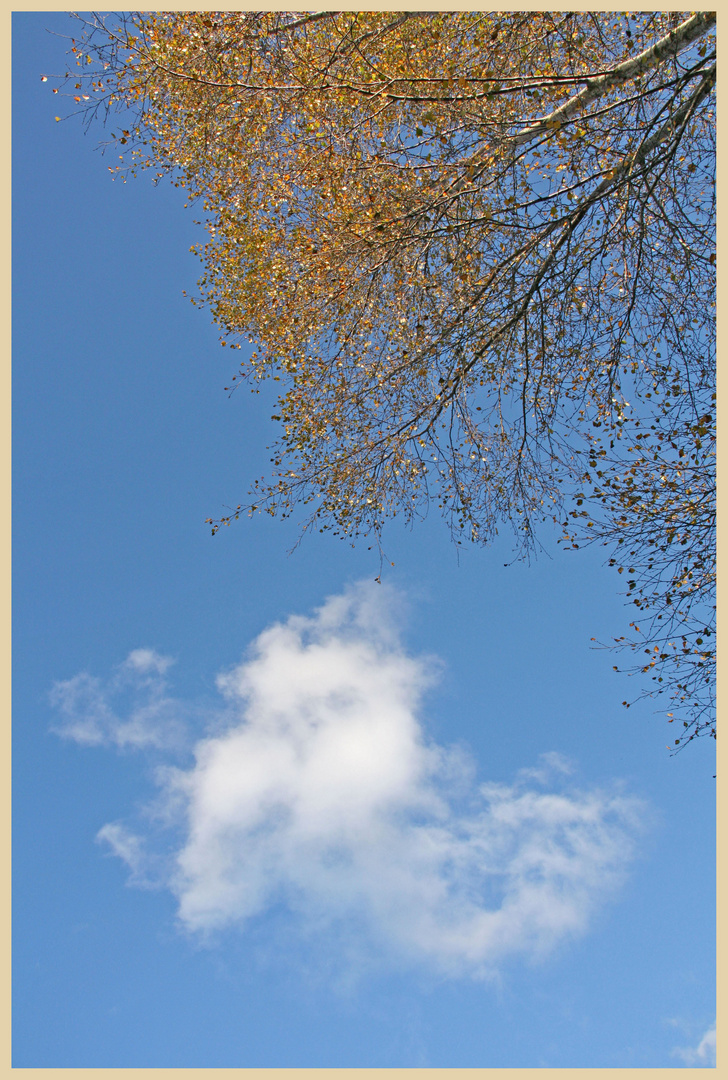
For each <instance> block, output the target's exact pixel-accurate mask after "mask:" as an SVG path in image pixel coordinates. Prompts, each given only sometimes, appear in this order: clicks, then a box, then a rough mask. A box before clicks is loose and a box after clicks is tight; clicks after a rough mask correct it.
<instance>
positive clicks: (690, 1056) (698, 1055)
mask: <svg viewBox="0 0 728 1080" xmlns="http://www.w3.org/2000/svg"><path fill="white" fill-rule="evenodd" d="M672 1053H673V1057H678V1058H680V1059H681V1060H682V1061H684V1062H685V1064H686V1065H692V1066H699V1065H704V1066H706V1067H707V1068H715V1061H716V1032H715V1024H713V1025H712V1027H709V1028H708V1030H707V1031H706V1032H705V1034H704V1035H703V1037H702V1038H701V1040H700V1042H699V1043H698V1045H697V1046H676V1047H675V1049H674V1050H673V1052H672Z"/></svg>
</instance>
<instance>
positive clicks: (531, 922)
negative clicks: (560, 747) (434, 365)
mask: <svg viewBox="0 0 728 1080" xmlns="http://www.w3.org/2000/svg"><path fill="white" fill-rule="evenodd" d="M396 607H397V603H396V597H395V596H394V595H393V594H392V593H391V592H389V591H388V590H387V589H386V588H385V587H379V588H377V587H375V586H371V587H369V586H364V585H360V586H357V587H354V588H352V589H350V590H348V591H347V592H346V593H345V594H344V595H342V596H336V597H333V598H331V599H329V600H328V601H327V602H326V603H325V604H324V605H323V607H321V608H320V609H319V610H318V611H317V612H316V613H315V615H314V616H313V617H311V618H303V617H300V616H295V617H292V618H290V619H288V620H287V622H285V623H280V624H277V625H275V626H272V627H270V628H269V629H267V630H265V631H264V632H263V633H262V634H261V635H260V636H259V637H258V638H257V640H256V641H255V643H254V645H253V647H252V649H251V652H250V655H249V656H248V657H247V658H246V659H244V660H243V661H242V662H241V663H240V664H239V665H238V666H237V667H235V668H234V669H233V670H231V671H229V672H227V673H225V674H224V675H222V676H220V678H219V680H218V686H219V689H220V691H221V693H222V694H223V695H224V697H225V698H226V701H227V708H226V711H225V713H224V714H222V715H224V716H225V717H226V721H225V727H224V728H223V727H221V721H220V716H221V713H219V712H218V713H217V714H216V715H215V717H214V734H211V735H209V736H208V737H207V738H204V739H202V740H201V741H199V742H198V743H197V744H196V746H195V748H194V763H193V764H191V765H190V767H189V768H187V769H182V768H172V767H167V768H166V769H165V770H164V771H163V772H160V773H159V774H158V780H159V784H160V789H161V803H160V805H161V810H160V813H161V815H162V816H164V815H165V814H166V816H167V821H168V823H169V822H176V824H177V826H178V827H179V828H180V829H181V832H180V840H179V843H178V844H177V845H176V846H175V848H174V851H173V852H171V853H170V854H171V857H172V860H173V864H172V865H173V868H172V869H171V871H169V872H165V883H166V884H167V885H168V886H169V887H170V888H171V889H172V890H173V891H174V893H175V894H176V896H177V898H178V902H179V917H180V919H181V921H182V923H183V925H184V926H185V927H186V928H187V929H189V930H190V931H200V932H203V933H206V932H210V931H214V930H218V929H222V928H225V927H231V926H235V925H237V926H239V927H240V926H243V925H244V924H245V923H246V922H247V921H248V920H250V919H252V918H253V917H254V916H259V915H264V914H265V913H267V912H269V911H271V910H272V909H274V908H275V909H278V910H280V908H281V906H285V907H286V908H287V910H288V911H289V913H290V914H291V915H292V916H293V918H294V921H295V924H296V925H297V926H299V928H301V930H302V931H303V930H306V931H309V930H310V929H311V928H312V927H313V928H316V930H317V931H318V932H320V933H322V934H324V935H326V934H328V935H329V936H330V938H331V939H332V940H333V938H334V936H336V937H337V938H338V937H340V935H341V932H342V927H344V928H345V936H347V938H348V941H349V942H351V941H353V940H356V941H358V942H360V943H362V949H366V950H368V951H369V952H370V953H372V954H376V955H379V956H384V957H388V958H389V959H390V960H394V959H399V960H400V961H412V962H423V963H425V964H426V965H428V966H430V967H432V968H434V969H435V970H437V971H439V972H442V973H445V974H449V975H453V976H459V975H463V974H470V975H474V976H484V975H487V974H489V973H491V972H493V971H495V970H496V969H497V967H498V965H499V963H500V962H501V961H502V960H503V959H504V958H506V957H508V956H513V955H519V954H520V955H524V956H526V957H530V958H533V957H537V956H541V955H543V954H545V953H547V952H548V951H549V950H550V949H552V948H553V947H555V946H556V945H558V944H559V943H560V942H562V941H563V940H565V939H567V938H569V937H571V936H573V935H575V934H578V933H581V932H583V931H584V930H585V929H586V928H587V926H588V923H589V919H590V916H591V915H592V913H593V912H594V910H595V909H596V908H597V907H598V906H599V905H600V904H602V903H603V902H604V901H605V899H606V898H607V897H608V896H609V894H610V893H611V892H612V891H613V889H614V888H615V887H616V886H617V885H618V884H619V881H620V880H621V878H622V877H623V874H624V872H625V869H626V867H627V865H628V863H629V860H630V858H631V856H632V851H633V838H634V836H635V834H636V832H637V830H638V827H639V826H638V822H639V819H640V816H641V813H642V810H643V808H642V807H641V806H640V804H639V803H638V802H637V800H635V799H632V798H629V797H627V796H625V795H623V794H620V793H619V792H616V791H612V792H605V791H598V790H590V791H579V790H576V789H574V788H570V789H568V790H567V789H565V788H564V787H563V783H564V776H565V774H566V773H567V772H568V771H569V769H570V766H569V765H568V763H567V762H565V760H564V759H563V758H561V757H560V756H559V755H545V757H544V759H543V760H542V763H541V766H540V767H539V768H538V769H537V770H524V771H523V772H522V773H521V774H520V775H519V776H518V777H517V778H516V780H515V782H514V783H512V784H484V785H481V786H480V787H477V786H476V785H475V783H474V781H473V776H474V766H473V763H472V761H469V760H468V759H467V757H466V756H465V755H464V753H463V751H462V750H457V749H449V748H445V747H442V746H439V745H437V744H435V743H433V742H432V741H430V740H428V739H427V738H426V735H425V732H424V730H423V727H422V723H421V721H420V720H419V719H418V717H419V715H420V710H421V698H422V695H423V693H424V691H425V690H426V689H427V687H428V686H430V685H431V684H432V682H433V679H434V677H435V675H436V670H437V663H436V662H435V661H433V660H431V659H428V658H419V659H416V658H413V657H411V656H408V655H407V654H406V653H405V652H404V650H403V648H402V647H401V644H400V643H399V640H398V637H397V633H396V630H395V629H394V619H393V614H395V613H396ZM127 663H128V662H127ZM85 678H88V677H87V676H86V677H85ZM71 682H73V680H71ZM64 685H68V684H64ZM99 723H100V726H102V727H103V726H104V724H105V723H106V722H105V721H104V720H103V718H101V720H100V721H99ZM107 727H108V725H107ZM117 741H118V740H117ZM556 780H559V782H560V783H561V785H562V787H561V788H560V789H559V790H553V789H549V788H548V787H545V785H548V784H550V783H552V782H554V781H556ZM158 809H159V808H158ZM99 837H100V839H102V840H106V841H108V842H109V843H110V844H111V847H112V850H114V851H115V853H116V854H118V855H120V856H121V857H122V858H123V859H124V860H125V861H126V862H127V863H128V864H129V866H130V868H131V869H132V872H133V874H134V875H136V876H137V878H139V877H143V876H144V874H145V873H146V872H147V871H146V870H145V863H144V860H145V855H144V848H143V846H142V845H141V843H136V842H134V838H133V837H132V836H131V835H130V834H129V833H128V832H127V831H123V830H122V829H121V827H120V826H118V825H111V826H108V825H107V826H105V827H104V829H103V830H102V831H101V833H100V834H99Z"/></svg>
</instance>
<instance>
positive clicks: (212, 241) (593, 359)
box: [61, 12, 716, 746]
mask: <svg viewBox="0 0 728 1080" xmlns="http://www.w3.org/2000/svg"><path fill="white" fill-rule="evenodd" d="M73 47H74V49H75V51H76V57H77V61H78V62H77V65H76V67H77V71H78V73H77V74H71V75H70V81H71V82H73V81H74V79H75V80H76V81H75V83H74V86H73V90H74V98H75V101H76V102H77V103H78V104H79V105H80V106H81V108H82V109H83V110H84V111H85V112H86V115H87V117H89V118H92V117H93V116H94V115H95V114H96V113H97V112H98V111H99V109H102V110H103V109H109V108H114V107H119V108H121V109H122V110H125V111H122V112H121V116H122V118H123V117H126V116H131V118H132V119H131V120H130V121H128V122H127V121H124V122H125V123H128V127H125V128H123V129H122V131H121V132H120V133H117V134H116V136H115V138H116V140H117V142H118V143H119V144H120V146H122V147H123V148H124V154H127V157H126V158H124V159H123V160H122V164H120V165H119V166H116V168H115V169H112V171H113V172H117V171H119V172H121V174H122V175H126V174H127V173H128V171H132V172H133V171H135V170H136V169H139V168H145V169H150V170H152V171H153V173H154V175H155V176H156V177H157V178H161V177H163V176H165V175H169V176H170V177H171V178H172V180H173V182H174V183H175V184H177V185H179V186H182V187H184V188H186V189H187V191H188V192H189V196H190V199H191V200H192V199H196V200H198V201H199V202H200V203H201V204H202V206H203V207H204V213H205V220H206V223H207V230H208V239H207V242H206V244H204V245H201V246H200V249H199V251H200V255H201V258H202V260H203V262H204V275H203V277H202V279H201V281H200V294H199V297H198V302H201V303H204V304H206V305H208V306H209V307H210V309H211V311H212V314H213V316H214V319H215V320H216V321H217V323H218V324H219V325H220V327H221V331H222V339H223V341H224V342H225V343H226V344H227V345H229V346H232V347H235V348H238V349H240V348H241V344H242V343H247V342H248V341H249V342H250V343H251V344H252V346H253V347H252V349H251V350H248V349H247V347H246V350H245V352H244V354H243V355H244V359H243V361H242V363H241V366H240V370H239V372H238V373H237V374H236V376H235V378H234V385H239V384H240V383H241V382H243V383H245V382H246V381H247V382H248V383H249V384H250V387H251V389H252V390H256V388H257V385H258V384H259V382H260V380H263V379H269V378H272V379H273V380H277V381H278V382H279V384H280V396H279V400H278V405H277V408H276V410H275V412H274V414H273V419H274V421H275V422H277V423H279V424H280V432H281V434H280V438H279V440H278V441H277V443H276V444H275V446H274V448H273V457H272V459H271V463H272V473H271V475H270V476H268V477H264V478H261V479H260V480H259V481H258V482H257V484H256V485H255V488H254V491H253V494H252V496H251V498H250V500H249V501H248V502H247V503H241V504H240V506H238V507H237V508H236V510H235V511H234V513H233V514H232V515H230V517H228V518H223V519H222V520H221V521H212V519H211V521H210V523H211V525H212V526H213V531H216V530H217V529H218V528H219V526H220V525H221V524H223V523H228V524H229V522H230V520H231V519H232V518H234V517H237V516H239V514H240V513H243V512H246V511H249V512H253V511H256V510H263V511H268V512H270V513H271V514H280V515H281V516H288V515H290V514H291V513H292V512H293V511H294V508H295V507H297V506H303V507H305V508H307V512H308V517H307V518H306V519H305V521H304V530H305V529H307V528H311V527H313V526H315V527H318V528H320V529H321V530H324V529H332V530H334V532H335V533H337V534H339V535H342V536H348V537H356V536H360V535H367V534H374V536H375V537H377V539H378V538H379V536H380V534H381V530H382V527H383V524H384V522H385V520H386V519H387V518H388V517H390V516H393V515H395V514H397V515H401V516H403V517H404V518H405V519H406V520H408V521H411V520H413V519H414V518H417V517H419V516H421V515H423V514H424V513H425V512H426V511H427V509H428V507H429V506H430V505H432V504H434V505H435V506H437V507H439V508H440V509H441V510H442V512H443V514H444V516H445V518H446V519H447V521H448V523H449V525H450V527H451V529H452V530H453V533H454V535H455V537H456V539H457V540H458V542H461V541H462V540H463V539H468V540H472V541H475V542H479V543H485V542H487V541H489V540H491V539H492V538H493V537H494V536H495V535H496V533H497V531H498V529H499V528H500V527H502V526H503V524H504V523H505V524H508V525H509V526H511V527H512V529H513V530H514V532H515V536H516V540H517V549H518V550H519V552H520V553H526V554H527V553H529V552H530V551H531V550H532V549H533V548H534V546H535V545H536V544H537V536H536V527H537V525H538V523H539V521H545V520H548V519H552V520H553V521H554V522H556V523H558V524H559V526H560V527H561V528H562V529H563V537H564V540H565V541H566V542H568V544H569V546H579V545H583V544H584V543H589V542H594V541H597V542H603V543H606V544H608V545H611V546H612V549H613V552H614V557H613V559H612V562H613V563H614V564H616V565H617V567H618V569H619V571H620V573H622V574H626V575H627V581H628V595H629V597H630V599H631V600H633V601H634V604H635V611H636V613H637V618H636V619H635V621H634V623H633V625H632V631H633V633H632V636H631V637H624V638H620V639H618V643H619V644H621V645H623V646H624V647H626V648H632V649H634V650H637V651H638V653H639V652H641V650H643V649H644V652H643V653H642V656H643V657H644V660H643V661H642V662H641V663H639V664H638V669H640V670H642V671H644V672H650V673H651V674H653V676H654V680H655V682H654V686H653V687H651V688H650V693H652V692H656V691H657V692H662V691H667V692H668V693H669V695H670V698H671V702H672V706H671V707H672V708H673V712H674V714H675V716H678V715H679V717H680V720H681V722H682V723H683V724H684V725H685V727H684V729H683V734H682V735H680V736H679V737H678V738H676V739H674V740H673V744H674V745H675V746H679V745H681V744H682V743H684V742H685V741H689V740H690V739H692V738H693V737H695V736H696V735H698V734H707V733H710V734H714V730H715V729H714V723H713V719H712V713H713V697H712V694H713V685H714V663H715V659H714V650H713V644H712V642H713V627H714V622H713V619H714V616H713V604H714V601H713V595H714V581H715V560H714V535H713V534H714V515H715V511H714V505H715V503H714V469H713V455H714V444H715V401H714V387H715V359H714V358H715V348H714V325H715V301H714V276H715V247H714V243H715V241H714V219H715V161H714V150H715V147H714V140H715V100H714V88H715V71H716V67H715V65H716V59H715V16H714V15H712V14H710V13H698V14H693V15H691V14H689V13H684V14H679V13H674V12H637V13H632V14H626V13H621V14H620V13H613V12H592V13H588V12H500V13H496V12H419V13H407V12H358V13H356V12H319V13H316V14H310V13H309V14H306V13H294V12H244V13H241V12H214V13H213V12H203V13H194V12H174V13H161V14H145V15H136V16H126V17H124V18H119V17H116V18H113V17H111V18H107V19H106V20H96V21H94V22H93V23H90V24H88V23H86V24H83V27H82V30H81V32H80V34H79V39H78V41H76V42H74V46H73ZM64 86H68V82H66V83H65V84H64ZM64 86H61V89H63V88H64ZM645 654H647V655H645ZM670 715H671V714H670ZM671 719H672V715H671Z"/></svg>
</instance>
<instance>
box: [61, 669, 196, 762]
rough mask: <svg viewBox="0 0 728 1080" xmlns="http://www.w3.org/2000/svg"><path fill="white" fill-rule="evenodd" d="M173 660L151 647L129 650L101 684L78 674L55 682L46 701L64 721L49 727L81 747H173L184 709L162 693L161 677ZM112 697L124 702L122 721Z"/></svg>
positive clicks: (180, 730) (180, 734) (164, 685)
mask: <svg viewBox="0 0 728 1080" xmlns="http://www.w3.org/2000/svg"><path fill="white" fill-rule="evenodd" d="M173 663H174V661H173V660H172V659H171V658H170V657H168V656H160V654H159V653H156V652H155V651H154V650H153V649H134V650H133V651H132V652H130V653H129V655H128V657H127V658H126V660H125V661H124V662H123V663H122V664H119V665H118V667H117V668H116V670H115V672H114V674H113V675H112V677H111V678H110V679H108V680H106V682H103V681H102V680H101V679H98V678H95V677H94V676H92V675H89V674H87V673H86V672H82V673H81V674H80V675H76V676H74V678H72V679H67V680H65V681H63V682H57V683H55V684H54V686H53V689H52V691H51V693H50V701H51V704H52V705H53V706H54V707H55V708H57V709H58V710H59V712H60V713H61V714H62V716H63V717H64V719H63V722H62V723H61V724H59V725H57V726H56V727H54V728H53V730H54V731H55V732H56V734H58V735H60V736H62V737H63V738H65V739H73V740H75V741H76V742H78V743H81V744H82V745H85V746H118V747H133V748H137V749H141V748H147V747H156V748H158V749H164V748H169V747H171V746H174V745H178V744H179V743H180V742H181V740H182V738H183V732H184V725H183V724H182V722H181V717H182V714H183V713H184V711H185V710H184V708H183V706H182V704H181V703H180V702H178V701H175V700H174V699H173V698H170V697H169V696H168V695H167V682H166V680H165V678H164V675H165V672H166V671H167V669H168V668H169V667H170V666H171V664H173ZM115 699H121V701H122V703H123V704H125V705H126V709H125V711H126V712H127V718H126V719H122V718H121V717H120V716H119V715H118V712H117V711H116V709H115V708H114V707H112V702H113V701H114V700H115ZM129 699H130V700H129Z"/></svg>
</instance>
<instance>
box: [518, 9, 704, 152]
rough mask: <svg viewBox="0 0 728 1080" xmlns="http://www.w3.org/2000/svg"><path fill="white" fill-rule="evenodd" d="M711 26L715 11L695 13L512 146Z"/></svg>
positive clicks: (677, 49) (522, 134)
mask: <svg viewBox="0 0 728 1080" xmlns="http://www.w3.org/2000/svg"><path fill="white" fill-rule="evenodd" d="M714 25H715V12H714V11H700V12H698V13H697V15H693V17H692V18H691V19H687V20H686V22H684V23H682V24H681V25H680V26H678V27H676V29H675V30H671V31H670V33H669V34H667V35H666V36H665V37H664V38H661V39H660V41H658V42H656V43H655V44H654V45H653V46H652V47H651V48H649V49H645V51H644V52H642V53H640V54H639V56H635V57H634V58H633V59H632V60H625V61H624V63H623V64H618V65H617V67H615V68H613V69H612V71H609V72H607V74H606V75H601V76H600V77H599V78H598V79H592V80H591V81H590V82H588V83H587V85H586V86H585V87H584V89H583V90H581V91H580V92H579V93H578V94H575V95H574V97H572V98H570V99H569V100H568V101H567V102H566V103H565V104H564V105H562V106H561V107H560V108H558V109H555V110H554V111H553V112H552V113H549V115H548V116H544V117H542V118H541V119H540V120H538V121H537V122H536V123H535V124H531V125H530V127H527V128H524V129H523V130H521V131H519V132H518V134H517V135H514V136H513V140H512V141H513V144H514V145H515V146H525V145H526V144H527V143H530V142H533V140H534V139H537V138H538V137H539V136H540V135H544V134H546V132H548V131H550V130H552V129H553V128H554V127H556V126H557V125H558V124H561V123H563V122H564V121H565V120H570V119H571V118H572V117H573V116H576V115H577V113H579V112H581V110H582V109H584V108H586V106H587V105H590V104H591V103H592V101H596V100H597V98H600V97H601V96H602V95H603V94H606V93H608V92H609V91H610V90H612V89H613V88H614V87H615V86H621V84H622V83H624V82H627V81H628V80H629V79H634V78H635V77H636V76H638V75H642V73H643V72H645V71H648V70H649V69H650V68H652V67H655V66H656V65H657V64H659V63H661V62H662V61H663V60H664V59H666V57H668V56H677V54H678V53H679V52H681V51H682V50H683V49H684V48H686V47H687V46H688V45H691V44H692V43H693V42H694V41H697V39H698V38H701V37H702V36H703V34H705V33H707V31H708V30H709V29H710V28H711V26H714Z"/></svg>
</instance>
